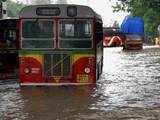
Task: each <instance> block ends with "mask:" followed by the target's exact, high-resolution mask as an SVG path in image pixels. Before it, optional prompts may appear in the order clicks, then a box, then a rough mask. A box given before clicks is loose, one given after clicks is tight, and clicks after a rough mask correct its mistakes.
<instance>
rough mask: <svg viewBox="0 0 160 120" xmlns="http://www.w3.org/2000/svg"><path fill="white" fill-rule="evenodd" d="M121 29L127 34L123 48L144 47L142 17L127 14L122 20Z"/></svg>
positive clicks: (135, 48) (136, 48)
mask: <svg viewBox="0 0 160 120" xmlns="http://www.w3.org/2000/svg"><path fill="white" fill-rule="evenodd" d="M121 31H122V32H123V33H124V34H125V36H126V39H125V40H124V41H123V49H130V50H133V49H134V50H139V49H142V48H143V47H142V46H143V41H144V21H143V19H142V18H140V17H132V16H127V17H126V18H125V19H124V21H123V22H122V25H121Z"/></svg>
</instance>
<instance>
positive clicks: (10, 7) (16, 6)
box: [6, 0, 25, 17]
mask: <svg viewBox="0 0 160 120" xmlns="http://www.w3.org/2000/svg"><path fill="white" fill-rule="evenodd" d="M6 4H7V14H8V17H18V15H19V12H20V10H21V9H22V8H23V7H24V6H25V5H24V4H22V3H19V2H13V1H11V0H7V1H6Z"/></svg>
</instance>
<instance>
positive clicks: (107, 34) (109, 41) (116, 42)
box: [103, 27, 125, 47]
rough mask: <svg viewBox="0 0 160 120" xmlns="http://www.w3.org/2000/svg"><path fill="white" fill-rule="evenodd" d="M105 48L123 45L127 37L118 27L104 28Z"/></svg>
mask: <svg viewBox="0 0 160 120" xmlns="http://www.w3.org/2000/svg"><path fill="white" fill-rule="evenodd" d="M103 35H104V40H103V46H104V47H120V46H122V45H123V41H124V40H125V35H124V34H123V33H122V32H121V31H120V29H119V28H116V27H104V28H103Z"/></svg>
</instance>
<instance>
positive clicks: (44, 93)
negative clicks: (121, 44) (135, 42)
mask: <svg viewBox="0 0 160 120" xmlns="http://www.w3.org/2000/svg"><path fill="white" fill-rule="evenodd" d="M159 71H160V49H159V48H158V47H154V46H151V47H150V46H146V47H145V48H144V50H141V51H134V52H133V51H122V50H121V48H106V49H104V68H103V75H102V76H101V79H100V80H98V82H97V84H96V85H88V86H61V87H57V86H56V87H19V85H18V84H11V85H0V118H2V120H10V119H13V120H19V119H20V120H117V119H118V120H119V119H120V120H151V119H152V120H158V119H160V115H159V113H160V79H159V78H160V73H159Z"/></svg>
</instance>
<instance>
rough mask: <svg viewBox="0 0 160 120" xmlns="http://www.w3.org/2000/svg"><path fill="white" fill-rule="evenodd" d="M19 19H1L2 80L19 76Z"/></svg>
mask: <svg viewBox="0 0 160 120" xmlns="http://www.w3.org/2000/svg"><path fill="white" fill-rule="evenodd" d="M18 21H19V20H18V19H0V80H6V79H16V78H17V77H18V74H17V71H18V42H17V41H18V35H19V32H18V27H17V26H18Z"/></svg>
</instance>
